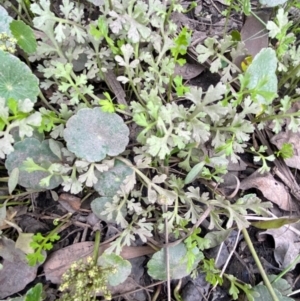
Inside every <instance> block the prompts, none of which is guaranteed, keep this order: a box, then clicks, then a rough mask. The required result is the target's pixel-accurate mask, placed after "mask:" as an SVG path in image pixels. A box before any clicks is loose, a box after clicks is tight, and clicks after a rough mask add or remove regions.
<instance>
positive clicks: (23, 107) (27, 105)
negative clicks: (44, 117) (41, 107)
mask: <svg viewBox="0 0 300 301" xmlns="http://www.w3.org/2000/svg"><path fill="white" fill-rule="evenodd" d="M33 106H34V104H33V102H32V101H31V100H30V99H29V98H25V99H23V100H20V101H19V102H18V108H19V111H20V112H23V113H29V112H31V111H32V110H33Z"/></svg>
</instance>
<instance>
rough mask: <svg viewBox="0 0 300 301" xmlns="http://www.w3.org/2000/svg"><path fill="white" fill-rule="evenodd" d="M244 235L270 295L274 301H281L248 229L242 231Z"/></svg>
mask: <svg viewBox="0 0 300 301" xmlns="http://www.w3.org/2000/svg"><path fill="white" fill-rule="evenodd" d="M242 233H243V235H244V238H245V241H246V243H247V245H248V248H249V250H250V252H251V254H252V256H253V258H254V261H255V263H256V265H257V267H258V269H259V272H260V275H261V277H262V279H263V281H264V283H265V285H266V287H267V289H268V291H269V293H270V295H271V297H272V299H273V301H279V299H278V297H277V295H276V293H275V291H274V289H273V287H272V284H271V282H270V280H269V278H268V276H267V274H266V272H265V270H264V268H263V266H262V264H261V262H260V260H259V258H258V256H257V253H256V251H255V249H254V246H253V244H252V241H251V238H250V236H249V234H248V231H247V229H246V228H243V229H242Z"/></svg>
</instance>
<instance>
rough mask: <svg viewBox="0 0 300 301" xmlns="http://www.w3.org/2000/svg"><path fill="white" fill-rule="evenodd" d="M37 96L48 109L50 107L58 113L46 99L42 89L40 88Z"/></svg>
mask: <svg viewBox="0 0 300 301" xmlns="http://www.w3.org/2000/svg"><path fill="white" fill-rule="evenodd" d="M39 97H40V99H41V101H42V103H43V104H44V105H45V106H46V107H48V108H49V109H51V110H52V111H53V112H55V113H56V114H59V112H58V111H57V110H56V109H55V108H54V107H53V106H52V105H51V104H50V103H49V102H48V100H47V99H46V97H45V96H44V94H43V93H42V91H41V90H40V94H39Z"/></svg>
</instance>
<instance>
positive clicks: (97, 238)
mask: <svg viewBox="0 0 300 301" xmlns="http://www.w3.org/2000/svg"><path fill="white" fill-rule="evenodd" d="M100 237H101V236H100V231H99V230H97V231H96V233H95V244H94V251H93V262H94V265H96V264H97V260H98V255H99V246H100Z"/></svg>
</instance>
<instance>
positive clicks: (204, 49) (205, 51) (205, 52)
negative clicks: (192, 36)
mask: <svg viewBox="0 0 300 301" xmlns="http://www.w3.org/2000/svg"><path fill="white" fill-rule="evenodd" d="M216 42H217V41H216V39H215V38H207V39H206V40H205V41H204V45H205V46H204V45H202V44H199V45H198V46H197V47H196V51H197V53H198V54H199V55H198V56H197V59H198V62H199V63H204V62H206V61H207V59H208V58H209V57H211V56H213V55H214V54H215V50H214V49H213V47H214V44H215V43H216Z"/></svg>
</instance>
